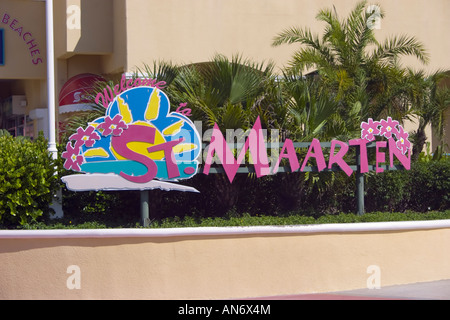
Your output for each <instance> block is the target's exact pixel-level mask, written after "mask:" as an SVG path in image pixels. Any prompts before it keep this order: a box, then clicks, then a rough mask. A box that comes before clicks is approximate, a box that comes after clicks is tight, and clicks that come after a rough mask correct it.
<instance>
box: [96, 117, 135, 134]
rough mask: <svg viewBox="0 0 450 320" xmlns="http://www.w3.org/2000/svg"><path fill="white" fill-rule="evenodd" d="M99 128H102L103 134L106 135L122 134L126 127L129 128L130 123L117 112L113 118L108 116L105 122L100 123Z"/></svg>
mask: <svg viewBox="0 0 450 320" xmlns="http://www.w3.org/2000/svg"><path fill="white" fill-rule="evenodd" d="M98 129H99V130H100V129H101V130H100V132H102V135H104V136H108V135H110V134H111V133H112V134H113V135H114V136H120V135H121V134H122V132H123V130H124V129H128V125H127V124H126V123H125V122H124V121H122V116H121V115H120V114H117V115H116V116H115V117H114V118H113V119H111V117H109V116H108V117H106V118H105V122H103V123H102V124H100V125H99V126H98ZM102 130H103V131H102Z"/></svg>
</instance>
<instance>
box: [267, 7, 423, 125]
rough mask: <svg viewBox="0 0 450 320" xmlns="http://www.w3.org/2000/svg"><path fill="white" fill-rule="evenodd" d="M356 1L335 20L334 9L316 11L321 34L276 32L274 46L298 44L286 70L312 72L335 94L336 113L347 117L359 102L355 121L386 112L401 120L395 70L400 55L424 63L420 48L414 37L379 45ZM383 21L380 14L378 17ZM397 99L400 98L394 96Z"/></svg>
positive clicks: (400, 78)
mask: <svg viewBox="0 0 450 320" xmlns="http://www.w3.org/2000/svg"><path fill="white" fill-rule="evenodd" d="M366 5H367V2H366V1H361V2H359V3H358V4H357V5H356V6H355V8H354V9H353V11H352V12H351V13H350V15H349V16H348V17H347V18H346V19H344V20H340V19H339V16H338V15H337V13H336V11H335V10H331V9H323V10H320V11H319V13H318V14H317V16H316V19H317V20H319V21H322V22H325V23H326V26H325V30H324V33H323V35H322V36H319V35H314V34H313V33H312V32H311V31H310V29H308V28H304V29H300V28H297V27H292V28H289V29H286V30H284V31H283V32H281V33H280V34H278V35H277V36H276V37H275V38H274V41H273V45H274V46H278V45H281V44H292V43H299V44H301V45H303V46H302V47H301V48H300V49H299V50H297V51H296V52H295V53H294V56H293V58H292V60H291V61H290V63H289V70H290V71H291V72H294V73H298V72H303V71H305V70H311V69H312V70H317V72H318V74H319V76H320V77H319V78H320V81H321V82H322V84H323V85H325V86H326V87H328V88H330V89H332V90H333V91H334V92H335V99H336V101H338V102H339V104H340V110H339V112H340V114H341V116H342V118H344V119H347V118H348V115H349V113H351V112H352V110H353V107H354V105H355V103H357V102H359V103H360V104H361V110H360V117H361V119H362V120H363V119H367V118H369V117H372V118H379V117H380V116H382V115H384V114H385V113H386V112H392V113H395V114H393V115H392V116H395V117H400V118H399V119H401V118H403V117H405V116H406V115H407V114H408V107H407V104H405V103H404V102H405V101H404V99H401V97H403V95H404V94H405V93H406V89H405V87H404V85H405V84H404V80H405V71H404V70H403V69H402V68H401V67H400V66H399V63H398V61H399V58H400V57H401V56H414V57H416V58H417V59H418V60H419V61H421V62H422V63H427V62H428V54H427V53H426V51H425V49H424V46H423V45H422V43H420V42H419V41H418V40H417V39H416V38H414V37H408V36H404V35H402V36H393V37H390V38H388V39H387V40H386V41H385V42H384V43H379V42H378V41H377V40H376V38H375V34H374V31H373V30H372V29H371V27H370V24H369V23H368V22H369V18H370V16H371V13H368V12H367V11H366V10H365V8H366ZM380 17H381V18H382V17H384V13H383V12H381V13H380ZM399 97H400V98H399Z"/></svg>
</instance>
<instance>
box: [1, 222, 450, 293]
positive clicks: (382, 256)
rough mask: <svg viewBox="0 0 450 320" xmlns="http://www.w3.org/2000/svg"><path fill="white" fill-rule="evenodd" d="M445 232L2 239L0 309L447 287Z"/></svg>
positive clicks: (448, 237) (449, 237)
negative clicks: (2, 304) (18, 303)
mask: <svg viewBox="0 0 450 320" xmlns="http://www.w3.org/2000/svg"><path fill="white" fill-rule="evenodd" d="M400 224H401V223H400ZM356 225H361V224H356ZM356 225H355V224H354V225H353V226H356ZM369 225H372V224H370V223H367V224H364V228H365V226H369ZM387 225H389V226H392V225H395V223H394V224H392V223H388V224H387ZM382 226H384V224H382ZM443 226H444V227H441V228H437V229H434V228H431V229H428V228H427V229H422V228H421V227H418V228H413V229H409V230H406V229H405V230H395V228H393V229H392V228H385V230H383V228H384V227H382V228H380V229H379V230H376V229H375V230H372V231H361V230H362V229H361V230H360V231H356V229H353V230H354V231H349V232H343V231H334V232H332V231H331V232H330V231H329V232H320V231H317V232H311V230H310V229H311V227H308V226H306V227H299V230H300V231H299V232H290V233H284V231H280V232H271V231H270V230H271V228H273V227H268V229H264V230H269V231H266V232H261V231H260V232H255V233H252V232H244V233H243V234H234V235H233V234H227V233H226V232H227V231H226V230H228V229H227V228H224V229H223V230H224V231H225V234H223V235H220V234H216V235H212V234H209V235H208V233H205V234H203V235H202V234H201V231H200V232H198V231H194V232H193V233H192V234H191V235H189V232H191V231H189V232H187V233H186V234H184V235H177V233H176V232H179V231H181V232H183V229H179V230H176V231H173V229H169V230H167V232H168V234H164V232H166V231H161V230H158V231H151V230H150V231H146V230H140V231H139V230H138V231H134V232H135V233H134V235H133V236H132V237H127V236H125V235H124V236H120V237H114V236H111V234H113V233H114V232H115V233H116V234H117V233H120V232H121V231H120V230H119V231H117V230H116V231H111V230H110V231H98V230H97V231H92V233H91V236H90V237H89V236H87V237H86V235H84V236H81V237H79V238H72V237H73V234H71V233H70V231H69V232H68V233H67V236H58V237H56V238H48V239H43V238H33V237H31V238H28V235H27V233H26V232H25V233H21V237H22V238H14V239H11V238H5V234H6V233H7V232H6V231H2V232H0V299H228V298H243V297H257V296H273V295H285V294H299V293H315V292H330V291H340V290H349V289H357V288H366V287H367V281H368V278H369V277H370V276H371V275H372V273H371V272H370V269H368V268H370V266H377V267H379V268H380V280H381V286H388V285H395V284H406V283H415V282H422V281H434V280H442V279H450V254H449V252H450V251H449V246H450V225H449V223H448V222H446V221H444V224H443ZM337 227H339V226H337ZM286 228H288V229H289V227H285V229H286ZM218 229H220V228H218ZM197 230H201V229H197ZM240 230H243V229H242V228H240ZM272 231H273V230H272ZM58 232H64V231H58ZM66 232H67V231H66ZM87 232H89V231H87ZM100 232H106V233H108V232H110V235H109V236H108V235H105V233H103V234H102V235H101V236H100V235H99V234H100ZM122 232H125V233H126V232H127V230H122ZM139 232H141V233H142V236H139ZM171 232H172V233H173V234H172V235H170V233H171ZM144 233H147V234H146V235H144ZM10 235H11V233H9V236H10ZM72 265H76V266H78V267H79V271H80V273H79V275H80V278H79V279H80V285H81V288H80V289H72V290H69V289H68V288H67V280H68V279H69V277H71V276H73V275H75V273H73V271H71V270H69V273H68V267H69V266H72ZM368 270H369V273H368ZM70 280H71V279H69V282H70ZM71 283H74V282H71Z"/></svg>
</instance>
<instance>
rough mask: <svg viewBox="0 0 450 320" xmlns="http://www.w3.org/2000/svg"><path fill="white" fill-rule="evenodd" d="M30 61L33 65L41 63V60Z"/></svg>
mask: <svg viewBox="0 0 450 320" xmlns="http://www.w3.org/2000/svg"><path fill="white" fill-rule="evenodd" d="M31 61H32V62H33V64H39V63H42V62H43V61H42V59H41V58H37V59H33V60H31Z"/></svg>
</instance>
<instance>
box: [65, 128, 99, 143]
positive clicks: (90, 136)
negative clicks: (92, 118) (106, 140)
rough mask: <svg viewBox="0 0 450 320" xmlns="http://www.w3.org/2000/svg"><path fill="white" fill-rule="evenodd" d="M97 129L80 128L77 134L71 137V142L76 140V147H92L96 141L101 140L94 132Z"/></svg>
mask: <svg viewBox="0 0 450 320" xmlns="http://www.w3.org/2000/svg"><path fill="white" fill-rule="evenodd" d="M94 130H95V128H94V127H92V126H89V127H87V129H86V130H84V129H83V128H81V127H80V128H78V129H77V133H75V134H73V135H71V136H70V137H69V139H70V140H75V147H81V146H82V145H86V147H92V146H93V145H94V143H95V140H100V136H99V135H98V134H97V133H96V132H94Z"/></svg>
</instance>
